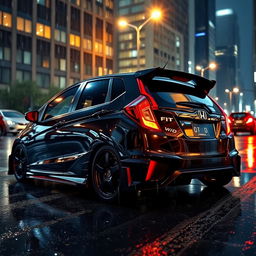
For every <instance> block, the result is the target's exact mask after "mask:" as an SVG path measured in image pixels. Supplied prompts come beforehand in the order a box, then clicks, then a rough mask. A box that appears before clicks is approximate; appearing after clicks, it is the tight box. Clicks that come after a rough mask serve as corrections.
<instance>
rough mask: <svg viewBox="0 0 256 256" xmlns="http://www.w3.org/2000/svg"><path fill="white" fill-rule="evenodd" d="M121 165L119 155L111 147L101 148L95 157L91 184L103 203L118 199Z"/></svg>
mask: <svg viewBox="0 0 256 256" xmlns="http://www.w3.org/2000/svg"><path fill="white" fill-rule="evenodd" d="M120 175H121V163H120V159H119V156H118V154H117V153H116V152H115V150H114V149H113V148H112V147H110V146H103V147H101V148H100V149H99V150H98V151H97V152H96V154H95V155H94V157H93V161H92V167H91V182H92V187H93V190H94V192H95V194H96V195H97V196H98V197H99V198H100V199H101V200H103V201H108V202H113V201H115V200H116V199H117V198H118V195H119V188H120Z"/></svg>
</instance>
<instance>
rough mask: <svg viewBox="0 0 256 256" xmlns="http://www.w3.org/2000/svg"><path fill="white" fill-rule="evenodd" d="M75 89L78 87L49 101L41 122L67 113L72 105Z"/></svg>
mask: <svg viewBox="0 0 256 256" xmlns="http://www.w3.org/2000/svg"><path fill="white" fill-rule="evenodd" d="M77 89H78V86H76V87H74V88H72V89H70V90H68V91H66V92H64V93H63V94H61V95H59V96H58V97H57V98H55V99H54V100H53V101H51V102H50V103H49V104H48V105H47V107H46V110H45V112H44V115H43V118H42V120H46V119H49V118H52V117H55V116H59V115H62V114H65V113H67V112H68V111H69V109H70V106H71V104H72V103H73V100H74V97H75V94H76V91H77Z"/></svg>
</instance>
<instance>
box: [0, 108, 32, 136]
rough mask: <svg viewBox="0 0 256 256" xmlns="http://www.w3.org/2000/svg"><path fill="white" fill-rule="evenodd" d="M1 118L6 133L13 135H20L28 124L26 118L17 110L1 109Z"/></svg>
mask: <svg viewBox="0 0 256 256" xmlns="http://www.w3.org/2000/svg"><path fill="white" fill-rule="evenodd" d="M0 116H1V117H2V120H3V122H4V125H5V132H6V133H12V134H13V135H16V134H17V133H19V132H20V131H21V130H23V129H24V128H25V127H26V125H27V124H28V121H27V120H26V119H25V116H24V115H23V114H22V113H20V112H18V111H16V110H11V109H0Z"/></svg>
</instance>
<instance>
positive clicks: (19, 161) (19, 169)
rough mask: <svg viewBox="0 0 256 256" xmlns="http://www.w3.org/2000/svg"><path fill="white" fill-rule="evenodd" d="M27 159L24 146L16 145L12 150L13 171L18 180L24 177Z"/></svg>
mask: <svg viewBox="0 0 256 256" xmlns="http://www.w3.org/2000/svg"><path fill="white" fill-rule="evenodd" d="M27 165H28V159H27V154H26V150H25V148H24V146H22V145H18V146H16V147H15V149H14V152H13V171H14V176H15V178H16V179H17V180H18V181H24V180H25V179H26V173H27V168H28V167H27Z"/></svg>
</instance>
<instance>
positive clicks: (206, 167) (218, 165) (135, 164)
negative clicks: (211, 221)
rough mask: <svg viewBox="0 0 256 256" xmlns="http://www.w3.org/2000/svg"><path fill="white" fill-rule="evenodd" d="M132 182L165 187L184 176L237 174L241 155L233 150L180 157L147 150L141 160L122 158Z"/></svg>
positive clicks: (145, 185)
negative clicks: (224, 153)
mask: <svg viewBox="0 0 256 256" xmlns="http://www.w3.org/2000/svg"><path fill="white" fill-rule="evenodd" d="M123 165H124V166H127V167H128V168H129V171H130V177H131V180H132V183H135V184H140V186H142V187H148V186H150V187H152V186H153V187H154V186H159V187H163V186H167V185H169V184H171V183H175V180H176V179H177V178H178V177H180V176H182V177H183V176H184V177H186V178H187V179H192V178H198V179H200V178H201V177H202V176H205V175H206V174H209V175H223V174H225V173H226V174H227V175H232V176H240V166H241V158H240V156H239V155H238V152H237V151H236V150H233V151H231V152H230V153H229V154H228V155H227V156H225V157H224V156H223V157H219V156H216V157H197V158H195V157H183V156H177V155H170V154H168V155H166V154H157V153H153V152H151V153H148V154H147V156H146V157H145V158H144V159H131V160H124V161H123Z"/></svg>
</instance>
